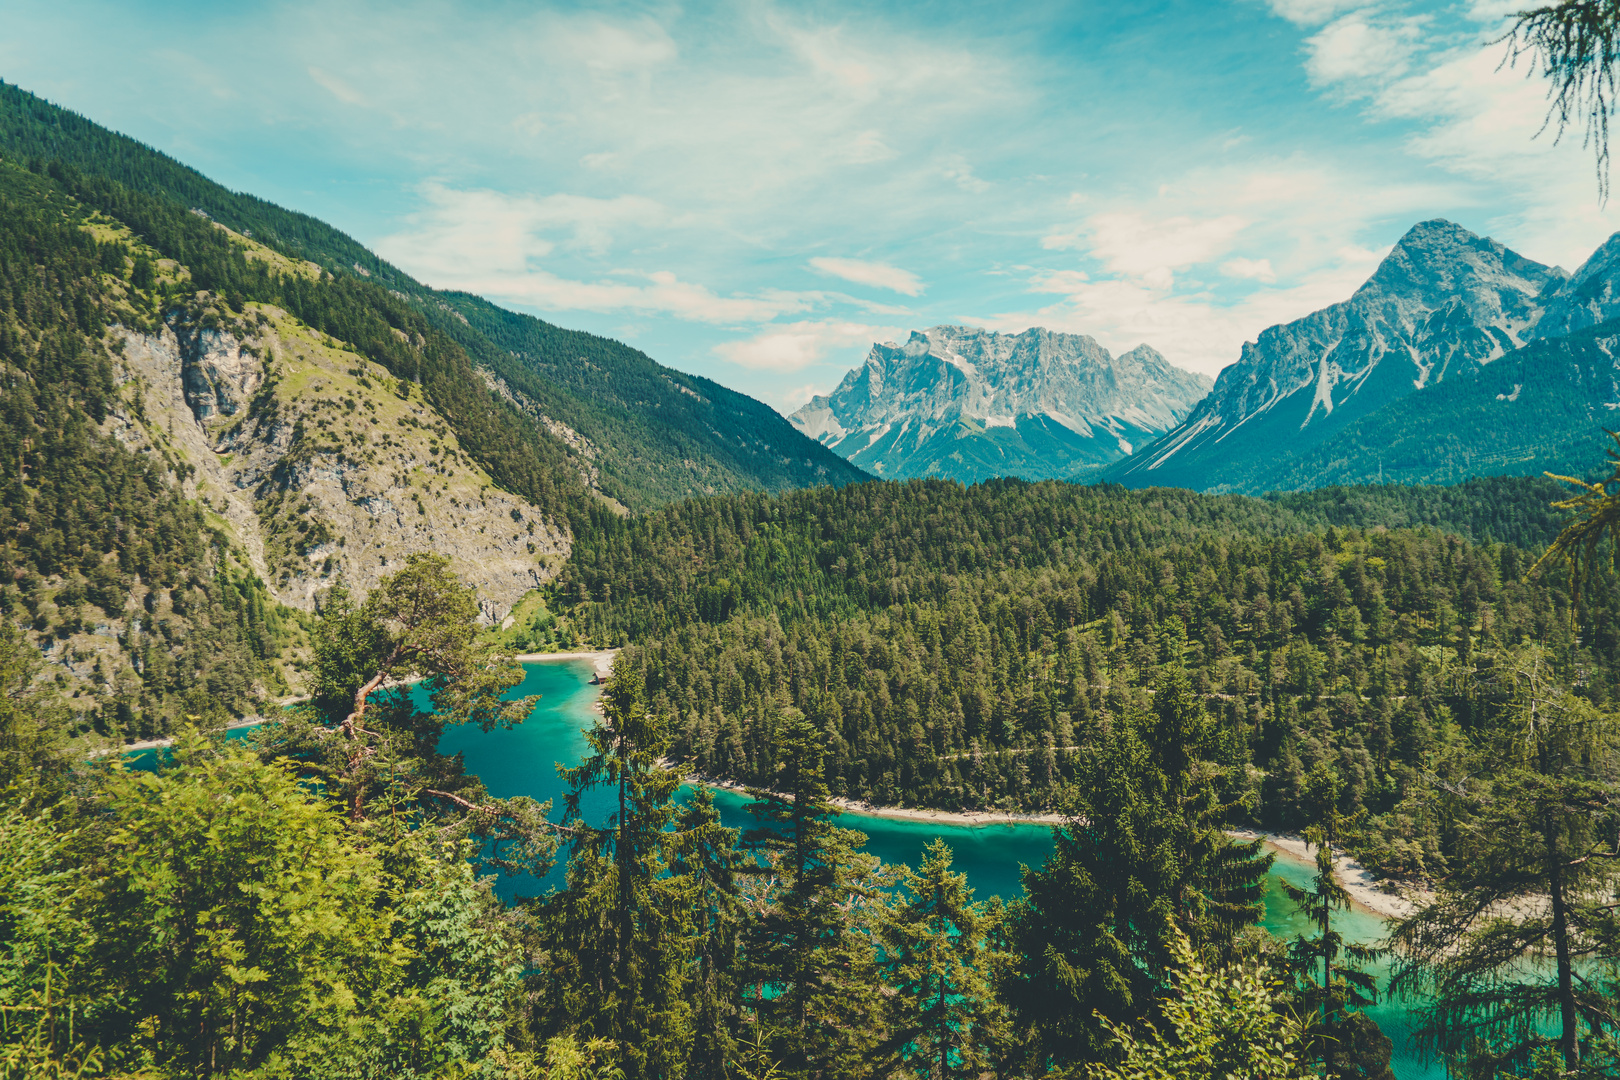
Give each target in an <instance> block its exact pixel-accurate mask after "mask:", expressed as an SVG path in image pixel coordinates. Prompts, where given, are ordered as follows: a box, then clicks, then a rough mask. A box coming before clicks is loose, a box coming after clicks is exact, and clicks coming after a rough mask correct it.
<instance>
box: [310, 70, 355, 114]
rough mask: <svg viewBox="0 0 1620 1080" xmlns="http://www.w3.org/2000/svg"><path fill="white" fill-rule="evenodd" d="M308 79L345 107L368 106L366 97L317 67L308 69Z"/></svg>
mask: <svg viewBox="0 0 1620 1080" xmlns="http://www.w3.org/2000/svg"><path fill="white" fill-rule="evenodd" d="M309 77H310V78H312V79H314V80H315V82H316V84H317V85H318V86H320V87H321V88H322V89H323V90H325V91H326V92H327V93H329V94H331V95H332V96H333V97H335V98H337V99H338V100H339V101H341V102H343V104H345V105H368V104H370V103H369V102H368V101H366V96H365V95H364V94H362V93H361V92H360V91H358V90H356V89H355V88H354V87H352V86H350V85H349V84H348V83H346V82H344V81H343V80H342V79H340V78H338V77H337V76H336V75H333V74H331V73H330V72H326V71H323V70H321V69H320V68H318V67H314V66H311V67H310V68H309Z"/></svg>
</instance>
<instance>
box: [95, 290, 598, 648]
mask: <svg viewBox="0 0 1620 1080" xmlns="http://www.w3.org/2000/svg"><path fill="white" fill-rule="evenodd" d="M115 340H116V342H117V344H116V345H115V346H114V352H115V354H116V356H117V360H118V362H117V365H116V369H117V372H118V376H117V377H118V378H119V380H120V381H121V382H122V383H123V384H124V393H123V395H122V396H123V399H124V401H125V403H126V404H125V407H124V408H122V409H120V410H118V411H117V412H116V413H115V414H114V415H113V416H112V417H110V418H109V419H108V421H107V428H108V430H109V431H110V432H111V433H112V434H113V435H115V436H116V437H117V438H119V439H120V440H121V441H123V442H124V443H125V444H126V445H129V446H131V447H133V448H135V449H138V450H144V451H147V452H151V453H156V454H160V455H162V456H163V457H164V458H165V459H166V460H167V461H169V462H170V463H171V464H172V465H174V466H176V471H177V473H179V474H180V475H182V476H183V478H184V479H183V484H184V487H185V490H186V494H187V495H188V496H191V497H194V498H197V499H199V500H201V501H202V503H203V504H204V505H205V506H206V507H208V509H209V510H210V511H211V513H212V515H213V517H214V520H215V523H216V524H217V525H218V526H219V527H221V528H223V529H225V530H226V531H227V532H229V533H230V534H231V536H232V537H233V538H234V539H235V540H236V541H237V542H238V543H239V544H240V545H241V547H242V549H243V550H245V552H246V553H247V556H248V559H249V561H250V563H251V564H252V566H253V569H254V570H255V571H256V572H257V573H258V574H259V576H260V577H262V578H263V579H264V581H265V583H266V584H267V585H268V586H269V587H270V589H271V591H272V592H273V593H274V594H275V595H276V596H277V598H279V599H280V600H281V601H282V602H283V603H286V604H289V605H291V606H293V607H297V608H302V609H304V610H306V611H307V610H311V609H313V608H314V606H315V604H316V602H317V599H318V596H319V594H320V593H321V591H322V590H324V589H326V588H328V587H329V586H331V585H332V584H333V583H335V582H336V581H338V580H340V579H341V580H342V581H343V582H345V583H346V584H347V585H348V587H349V588H350V589H351V590H354V591H355V592H356V593H358V594H360V595H364V594H365V593H366V592H367V591H369V590H370V589H371V588H372V587H373V586H374V585H375V584H376V583H377V581H378V580H379V579H380V578H381V577H383V576H384V575H386V574H388V573H389V572H390V571H392V570H393V569H397V568H398V567H399V566H400V565H402V564H403V562H404V559H405V556H407V555H409V554H411V553H413V552H418V551H434V552H439V553H442V554H445V555H448V556H450V559H451V562H452V564H453V566H454V569H455V570H456V572H457V573H459V574H460V575H461V576H462V577H463V578H464V579H465V580H467V581H469V582H471V583H472V584H474V585H476V586H477V587H478V592H479V602H480V605H481V606H482V608H483V614H484V617H485V618H486V619H488V620H489V621H491V622H499V621H500V619H501V618H502V617H503V616H504V615H505V614H506V613H507V612H508V611H509V610H511V608H512V607H513V606H514V605H515V604H516V603H517V601H518V600H519V599H520V598H521V597H522V596H523V594H524V593H526V592H527V591H529V590H530V589H533V588H535V587H536V586H538V585H541V584H542V583H544V582H545V581H547V580H549V579H550V578H551V577H552V576H553V575H554V574H555V573H556V572H557V570H558V569H560V567H561V565H562V563H563V561H564V560H565V559H566V558H567V555H568V551H569V545H570V537H569V535H568V532H567V529H566V527H565V526H563V525H561V524H560V523H557V522H552V521H549V520H547V519H545V518H544V517H543V516H542V515H541V513H540V512H539V511H538V510H537V509H536V508H535V507H534V506H532V505H530V504H529V503H527V502H525V501H524V500H522V499H520V498H518V497H517V496H514V495H511V494H509V493H507V492H505V491H502V490H501V489H499V488H497V487H496V486H495V485H494V483H493V482H492V481H491V480H490V478H489V476H488V475H487V474H486V473H484V471H483V470H482V469H481V468H479V467H478V466H477V465H476V464H475V463H474V462H473V461H472V459H471V458H469V457H468V456H467V455H465V454H463V453H462V451H461V447H460V446H459V444H458V443H457V440H456V436H455V434H454V433H453V432H452V431H451V430H450V428H449V425H448V424H446V423H445V422H444V420H443V419H442V418H441V417H440V416H439V415H438V414H437V413H436V412H435V411H434V410H433V408H432V407H431V406H430V405H428V404H427V403H426V402H424V401H423V400H422V397H421V392H420V391H419V390H418V389H416V388H415V387H412V386H409V385H408V384H401V383H398V382H396V381H395V380H393V379H392V378H390V377H389V375H388V374H387V372H385V371H384V370H383V369H382V368H381V367H380V366H378V365H376V364H373V363H371V362H370V361H367V360H366V359H364V358H363V357H361V356H359V355H357V354H356V353H354V352H352V351H349V350H348V349H346V348H345V347H344V346H343V345H342V344H341V343H339V342H334V341H332V340H330V339H328V338H325V337H324V336H322V335H319V334H316V333H314V332H312V331H311V330H309V328H307V327H305V326H304V325H303V324H301V323H299V322H298V321H297V320H295V319H292V318H291V317H289V316H288V315H287V314H286V313H285V312H283V311H280V310H279V309H277V308H273V307H269V306H265V305H258V304H249V305H247V308H246V310H245V311H244V313H243V316H242V319H241V320H240V321H238V322H235V323H233V324H232V325H230V326H228V327H224V326H218V327H214V328H209V329H201V328H194V327H186V326H183V325H178V324H175V325H171V326H169V327H166V328H165V329H164V330H163V331H162V333H160V334H156V335H147V334H138V333H133V332H130V331H127V330H117V331H115Z"/></svg>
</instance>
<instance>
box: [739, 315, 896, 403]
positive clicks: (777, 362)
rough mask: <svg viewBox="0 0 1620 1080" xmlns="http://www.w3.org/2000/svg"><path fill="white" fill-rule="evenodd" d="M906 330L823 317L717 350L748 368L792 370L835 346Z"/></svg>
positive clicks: (817, 360)
mask: <svg viewBox="0 0 1620 1080" xmlns="http://www.w3.org/2000/svg"><path fill="white" fill-rule="evenodd" d="M903 333H904V331H902V330H900V329H898V328H896V327H892V326H868V325H866V324H865V323H856V322H842V321H839V320H836V319H824V320H819V321H806V322H796V323H791V324H788V325H786V326H772V327H767V328H766V329H765V330H763V331H761V332H760V333H758V334H756V335H754V336H753V337H751V338H748V339H747V340H745V341H728V342H724V343H722V344H720V345H716V346H715V347H714V351H715V354H716V355H717V356H719V357H720V358H721V359H723V360H727V361H729V362H731V363H733V364H737V365H740V366H742V367H745V368H753V369H755V370H767V371H779V372H789V371H799V370H801V369H803V368H807V367H809V366H811V365H812V364H817V363H820V362H821V361H822V360H823V359H825V358H826V356H827V354H828V352H830V351H831V350H832V349H835V348H847V347H850V346H857V345H859V346H865V345H870V344H871V343H872V342H874V341H887V340H890V339H892V338H895V337H897V336H899V335H901V334H903ZM808 397H809V395H806V398H808ZM801 404H802V402H801Z"/></svg>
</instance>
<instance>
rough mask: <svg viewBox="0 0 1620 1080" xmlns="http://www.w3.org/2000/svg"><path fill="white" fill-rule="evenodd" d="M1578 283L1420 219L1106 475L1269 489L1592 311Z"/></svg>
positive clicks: (1592, 294)
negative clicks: (1372, 267) (1345, 439)
mask: <svg viewBox="0 0 1620 1080" xmlns="http://www.w3.org/2000/svg"><path fill="white" fill-rule="evenodd" d="M1612 243H1613V242H1612V241H1611V244H1612ZM1594 258H1596V257H1594ZM1604 265H1606V266H1607V265H1609V264H1608V263H1605V264H1604ZM1604 274H1605V272H1604V271H1599V270H1596V269H1594V271H1593V273H1592V274H1591V275H1589V280H1590V281H1597V280H1599V279H1601V280H1603V281H1608V280H1609V278H1608V277H1606V276H1604ZM1582 288H1584V290H1585V291H1584V292H1583V291H1582ZM1582 288H1577V289H1575V290H1571V289H1570V279H1569V277H1568V275H1567V274H1565V272H1564V271H1562V270H1560V269H1557V268H1556V267H1547V266H1543V265H1542V264H1541V263H1538V262H1535V261H1533V260H1531V259H1527V258H1525V257H1523V256H1521V255H1518V254H1516V253H1515V252H1513V251H1510V250H1508V249H1507V248H1505V247H1503V246H1502V245H1501V244H1499V243H1497V242H1496V241H1494V240H1491V239H1489V238H1487V237H1480V236H1475V235H1474V234H1473V233H1471V232H1469V231H1468V230H1466V229H1464V228H1462V227H1461V226H1458V225H1454V224H1452V223H1451V222H1448V221H1439V220H1436V221H1426V222H1423V223H1422V224H1419V225H1417V226H1415V227H1413V229H1412V230H1411V231H1410V232H1408V233H1407V234H1406V236H1404V237H1403V238H1402V239H1401V241H1400V243H1398V244H1397V245H1396V246H1395V249H1394V250H1393V251H1391V252H1390V254H1389V255H1388V256H1387V257H1386V258H1385V259H1384V261H1383V263H1382V264H1381V265H1380V266H1379V267H1378V269H1377V271H1376V272H1375V273H1374V274H1373V276H1372V277H1371V278H1370V279H1368V281H1367V282H1366V284H1364V285H1363V286H1362V287H1361V288H1360V289H1358V290H1357V291H1356V293H1355V295H1354V296H1352V297H1351V298H1350V299H1349V300H1346V301H1344V302H1343V303H1339V304H1334V305H1333V306H1332V307H1328V308H1324V309H1323V310H1321V311H1317V312H1313V313H1312V314H1310V315H1307V316H1305V317H1304V318H1302V319H1298V320H1295V321H1294V322H1291V323H1288V324H1286V325H1282V326H1273V327H1271V328H1269V329H1267V330H1265V331H1264V332H1262V333H1261V334H1260V336H1259V339H1258V340H1257V341H1254V342H1250V343H1248V344H1246V345H1244V347H1243V353H1242V356H1241V357H1240V358H1239V359H1238V362H1237V363H1235V364H1233V365H1232V366H1231V367H1228V368H1226V369H1225V370H1224V371H1222V372H1221V374H1220V376H1219V378H1217V379H1216V381H1215V388H1214V390H1213V391H1212V392H1211V393H1210V395H1209V396H1208V397H1207V398H1205V399H1204V400H1203V401H1202V402H1201V403H1200V404H1199V405H1198V407H1197V408H1196V409H1194V410H1193V411H1192V413H1191V415H1189V416H1188V417H1187V418H1186V420H1185V421H1183V422H1182V423H1181V424H1180V425H1179V426H1178V427H1177V428H1176V429H1175V430H1174V431H1172V432H1170V433H1169V434H1168V435H1166V436H1165V437H1164V438H1163V439H1161V440H1159V441H1158V442H1157V443H1155V444H1154V445H1152V446H1151V447H1148V448H1147V449H1145V450H1143V451H1141V452H1139V453H1137V454H1136V455H1134V456H1133V457H1132V458H1130V459H1129V460H1128V461H1125V462H1123V463H1121V464H1120V465H1117V466H1114V467H1113V468H1112V469H1110V470H1109V473H1108V475H1109V476H1111V477H1114V478H1117V479H1121V480H1124V481H1125V482H1127V483H1131V484H1135V485H1146V484H1164V485H1175V486H1184V487H1193V488H1198V489H1200V490H1213V491H1234V490H1235V491H1264V490H1267V487H1268V484H1270V483H1272V482H1273V481H1274V478H1275V476H1277V475H1279V474H1280V470H1282V469H1283V468H1284V466H1285V465H1286V462H1287V461H1288V460H1289V459H1290V458H1291V457H1292V456H1294V455H1297V454H1299V453H1302V452H1305V451H1307V450H1309V449H1310V448H1311V447H1314V446H1316V445H1318V444H1320V443H1321V442H1323V441H1324V440H1326V439H1328V438H1330V437H1331V436H1333V435H1334V434H1335V433H1337V432H1338V431H1340V430H1342V429H1343V428H1344V427H1345V426H1346V425H1347V424H1349V423H1352V422H1354V421H1356V420H1358V419H1360V418H1362V417H1365V416H1367V415H1369V414H1370V413H1372V412H1374V411H1375V410H1377V409H1379V408H1381V407H1383V406H1384V405H1386V404H1388V403H1390V402H1392V401H1396V400H1398V399H1400V398H1403V397H1405V396H1407V395H1409V394H1414V393H1419V392H1421V391H1423V390H1425V389H1426V388H1429V387H1433V386H1437V385H1440V384H1441V383H1444V382H1447V381H1449V380H1456V379H1468V378H1472V377H1473V376H1475V375H1477V374H1478V373H1479V371H1480V370H1481V368H1483V367H1484V366H1485V365H1487V364H1489V363H1491V362H1492V361H1493V360H1495V359H1497V358H1498V357H1500V356H1502V355H1504V354H1505V353H1508V352H1510V351H1512V350H1514V349H1517V348H1519V347H1520V346H1521V345H1523V344H1524V343H1525V342H1527V341H1529V340H1531V339H1533V338H1535V337H1538V336H1546V335H1547V334H1549V333H1567V332H1568V329H1569V328H1570V327H1571V326H1573V325H1575V324H1577V323H1580V324H1581V325H1589V324H1590V323H1589V321H1588V322H1585V323H1582V322H1581V320H1593V319H1595V318H1598V317H1602V313H1603V312H1604V311H1606V310H1608V308H1607V307H1606V306H1605V305H1610V304H1612V303H1613V301H1612V300H1610V299H1609V297H1610V295H1611V294H1610V292H1607V291H1604V289H1606V288H1607V287H1606V286H1604V287H1603V288H1599V287H1598V286H1595V285H1588V286H1583V287H1582ZM1582 297H1585V299H1582ZM1555 324H1556V325H1555Z"/></svg>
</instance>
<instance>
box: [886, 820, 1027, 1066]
mask: <svg viewBox="0 0 1620 1080" xmlns="http://www.w3.org/2000/svg"><path fill="white" fill-rule="evenodd" d="M951 858H952V855H951V849H950V845H948V844H946V843H945V841H943V840H941V839H938V838H935V839H934V840H933V841H931V842H930V843H929V845H928V848H927V850H926V851H924V853H923V862H922V866H921V867H919V868H918V869H916V870H912V869H911V868H910V867H909V866H902V867H900V868H899V874H900V880H899V886H900V890H899V891H898V892H897V894H896V897H895V899H894V901H893V903H892V905H891V907H890V909H889V911H888V913H887V916H886V918H885V919H884V922H883V930H882V934H881V937H880V941H881V951H880V953H879V956H880V959H879V965H880V966H881V968H882V969H883V974H884V977H885V980H886V981H887V982H888V984H889V986H890V987H891V988H892V989H893V991H894V999H895V1002H894V1009H893V1019H892V1021H891V1023H892V1030H891V1032H890V1035H889V1039H888V1044H887V1047H886V1049H887V1051H888V1053H890V1054H893V1056H894V1058H895V1060H896V1064H897V1066H898V1069H897V1072H896V1073H895V1075H898V1076H905V1077H916V1078H918V1080H950V1078H951V1077H957V1076H962V1077H977V1076H979V1075H981V1074H982V1073H983V1071H984V1070H985V1069H986V1068H988V1067H990V1066H991V1065H992V1064H993V1060H994V1058H993V1053H994V1050H995V1048H996V1047H997V1046H998V1045H999V1044H1000V1042H1001V1041H1002V1038H1003V1032H1002V1030H1001V1029H1002V1027H1003V1023H1004V1016H1003V1010H1002V1008H1001V1005H1000V1003H999V1002H998V1001H997V1000H996V996H995V990H994V988H993V986H992V984H991V974H992V971H993V970H994V967H995V963H996V959H997V958H996V957H995V956H993V955H992V953H991V951H990V947H989V940H990V937H991V934H992V933H993V932H994V930H995V927H994V926H993V925H992V923H991V919H992V918H993V916H992V914H991V912H990V910H989V908H988V907H987V906H986V905H985V904H982V903H981V904H976V903H974V902H973V890H972V889H971V888H969V887H968V883H967V875H965V874H959V873H953V872H952V871H951Z"/></svg>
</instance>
